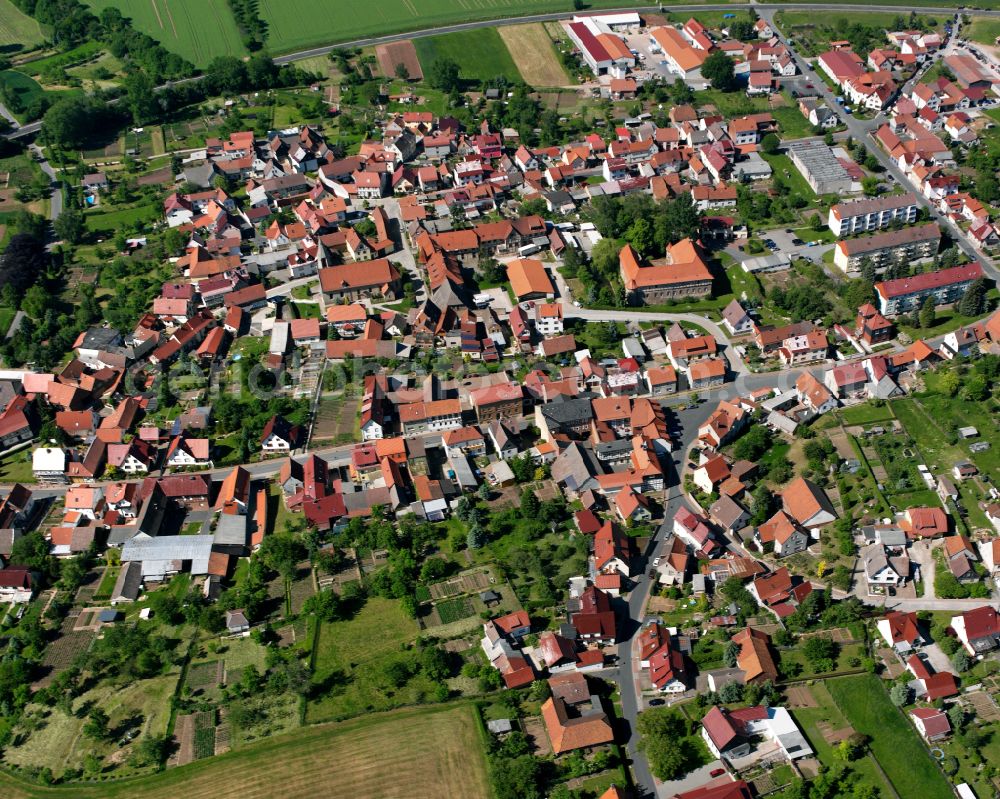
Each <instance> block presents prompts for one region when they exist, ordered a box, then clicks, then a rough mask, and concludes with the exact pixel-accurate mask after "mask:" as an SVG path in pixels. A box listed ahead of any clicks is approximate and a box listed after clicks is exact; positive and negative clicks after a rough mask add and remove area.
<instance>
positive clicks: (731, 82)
mask: <svg viewBox="0 0 1000 799" xmlns="http://www.w3.org/2000/svg"><path fill="white" fill-rule="evenodd" d="M701 74H702V76H703V77H704V78H705V79H706V80H708V81H710V82H711V84H712V88H713V89H716V90H718V91H722V92H728V91H732V90H733V89H734V88H735V86H736V79H735V77H734V68H733V59H732V58H730V57H729V56H728V55H726V54H725V53H724V52H722V51H721V50H716V51H715V52H714V53H712V54H711V55H710V56H709V57H708V58H706V59H705V61H704V63H703V64H702V65H701Z"/></svg>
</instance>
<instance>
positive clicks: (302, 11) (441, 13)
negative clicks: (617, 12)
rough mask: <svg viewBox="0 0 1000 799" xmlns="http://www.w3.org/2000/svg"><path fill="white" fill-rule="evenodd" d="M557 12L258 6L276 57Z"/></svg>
mask: <svg viewBox="0 0 1000 799" xmlns="http://www.w3.org/2000/svg"><path fill="white" fill-rule="evenodd" d="M102 1H103V0H102ZM631 7H632V6H630V5H629V4H628V3H627V2H624V0H588V2H587V9H588V10H594V9H598V8H631ZM557 11H559V12H563V13H570V12H571V11H572V5H571V4H570V3H567V2H565V0H462V2H454V0H382V2H380V3H369V2H365V0H339V2H337V3H330V4H327V3H323V2H322V0H261V3H260V14H261V16H262V17H263V18H264V20H265V21H266V22H267V24H268V29H269V30H270V35H269V37H268V45H269V46H270V48H271V50H273V51H274V52H276V53H285V52H289V51H292V50H300V49H304V48H307V47H315V46H318V45H322V44H331V43H333V42H349V41H353V40H355V39H360V38H364V37H367V36H382V35H385V34H388V33H400V32H402V31H415V30H424V29H427V28H435V27H440V26H442V25H448V24H453V23H459V22H472V21H474V20H483V19H504V18H507V17H517V16H524V15H526V14H540V13H544V12H557ZM470 52H471V49H470ZM460 63H461V62H460Z"/></svg>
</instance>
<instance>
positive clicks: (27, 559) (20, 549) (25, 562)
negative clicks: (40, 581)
mask: <svg viewBox="0 0 1000 799" xmlns="http://www.w3.org/2000/svg"><path fill="white" fill-rule="evenodd" d="M10 563H16V564H17V565H18V566H27V567H28V568H30V569H31V570H33V571H37V572H41V573H43V574H46V575H53V574H55V573H56V572H57V571H58V563H57V561H56V559H55V558H54V557H53V556H52V555H50V554H49V542H48V541H46V540H45V537H44V536H43V535H42V534H41V533H40V532H39V531H38V530H32V531H31V532H30V533H28V534H27V535H23V536H21V537H20V538H18V539H17V540H16V541H14V544H13V546H12V547H11V551H10Z"/></svg>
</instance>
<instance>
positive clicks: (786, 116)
mask: <svg viewBox="0 0 1000 799" xmlns="http://www.w3.org/2000/svg"><path fill="white" fill-rule="evenodd" d="M771 113H772V114H773V115H774V118H775V119H776V120H777V121H778V126H779V127H780V128H781V138H782V139H804V138H806V137H807V136H812V135H813V129H812V125H810V124H809V120H808V119H806V118H805V117H804V116H802V112H801V111H799V108H798V106H797V105H795V104H794V103H792V105H791V106H782V107H781V108H773V109H771Z"/></svg>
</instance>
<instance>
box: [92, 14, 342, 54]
mask: <svg viewBox="0 0 1000 799" xmlns="http://www.w3.org/2000/svg"><path fill="white" fill-rule="evenodd" d="M86 2H87V4H88V5H89V6H90V7H91V8H92V9H93V10H94V13H96V14H98V15H99V14H100V12H101V11H103V10H104V9H105V8H109V7H114V8H118V9H121V12H122V14H124V15H125V16H126V17H128V18H129V19H131V20H132V24H133V25H134V26H135V28H136V30H139V31H142V32H143V33H146V34H148V35H150V36H152V37H153V38H154V39H156V40H157V41H158V42H159V43H160V44H162V45H163V46H164V47H166V48H167V49H168V50H170V51H171V52H174V53H177V54H178V55H180V56H183V57H184V58H186V59H187V60H188V61H190V62H191V63H192V64H194V65H195V66H198V67H204V66H206V65H207V64H208V62H209V61H211V60H212V59H213V58H215V57H216V56H220V55H235V56H242V55H244V53H245V50H244V49H243V44H242V43H241V41H240V33H239V30H237V28H236V20H235V19H234V18H233V14H232V12H231V11H230V10H229V7H228V6H227V5H226V3H223V2H218V1H216V2H209V3H205V2H201V1H200V0H170V2H169V3H167V2H166V0H148V1H147V0H86ZM325 8H326V7H325V6H324V9H325ZM312 19H313V21H312V22H309V23H308V24H315V23H314V20H315V17H314V16H313V17H312ZM302 21H303V22H305V20H302Z"/></svg>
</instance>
